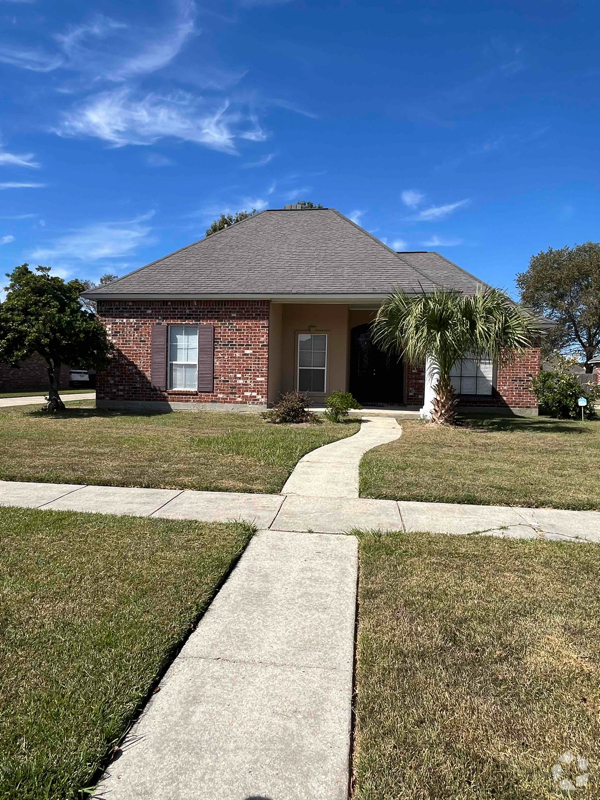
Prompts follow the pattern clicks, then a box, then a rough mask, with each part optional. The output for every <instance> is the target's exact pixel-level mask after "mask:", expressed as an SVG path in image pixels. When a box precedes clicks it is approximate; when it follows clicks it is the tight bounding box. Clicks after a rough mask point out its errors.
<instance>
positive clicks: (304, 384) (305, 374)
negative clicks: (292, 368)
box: [298, 369, 311, 392]
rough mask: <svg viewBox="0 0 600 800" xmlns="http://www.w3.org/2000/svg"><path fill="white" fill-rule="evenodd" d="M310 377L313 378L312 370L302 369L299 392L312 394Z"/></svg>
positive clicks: (299, 376) (300, 371) (299, 377)
mask: <svg viewBox="0 0 600 800" xmlns="http://www.w3.org/2000/svg"><path fill="white" fill-rule="evenodd" d="M310 377H311V370H309V369H301V370H299V373H298V391H299V392H310V390H311V388H310Z"/></svg>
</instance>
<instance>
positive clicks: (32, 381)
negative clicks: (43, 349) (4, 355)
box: [0, 353, 69, 392]
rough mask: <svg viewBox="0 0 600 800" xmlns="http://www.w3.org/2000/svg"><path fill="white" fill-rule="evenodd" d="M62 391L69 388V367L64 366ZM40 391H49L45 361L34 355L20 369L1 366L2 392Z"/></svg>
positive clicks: (62, 368)
mask: <svg viewBox="0 0 600 800" xmlns="http://www.w3.org/2000/svg"><path fill="white" fill-rule="evenodd" d="M59 386H60V388H61V389H66V388H68V386H69V367H67V366H65V365H63V366H62V367H61V370H60V382H59ZM38 389H41V390H43V391H44V392H47V391H48V368H47V366H46V362H45V361H44V359H43V358H42V357H41V356H40V355H38V354H37V353H34V354H33V355H32V356H31V358H28V359H27V361H22V362H21V363H20V364H19V366H18V367H11V366H10V365H9V364H0V392H31V391H37V390H38Z"/></svg>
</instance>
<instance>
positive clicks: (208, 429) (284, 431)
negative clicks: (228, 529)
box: [0, 402, 359, 493]
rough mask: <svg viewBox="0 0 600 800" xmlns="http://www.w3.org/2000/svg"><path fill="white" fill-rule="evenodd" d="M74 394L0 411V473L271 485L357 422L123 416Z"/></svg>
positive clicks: (57, 479) (232, 486)
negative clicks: (51, 405)
mask: <svg viewBox="0 0 600 800" xmlns="http://www.w3.org/2000/svg"><path fill="white" fill-rule="evenodd" d="M91 406H92V404H91V403H89V402H88V403H85V402H77V403H76V402H73V403H70V404H69V406H68V408H67V410H66V411H64V412H63V413H61V414H57V415H46V414H44V413H42V412H40V411H39V410H38V409H37V407H35V406H34V407H32V406H29V407H27V406H25V407H17V408H6V409H0V479H1V480H7V481H42V482H49V483H86V484H106V485H109V486H145V487H153V488H165V489H199V490H212V491H232V492H233V491H234V492H259V493H260V492H262V493H265V492H266V493H270V492H273V493H276V492H279V491H280V490H281V488H282V486H283V484H284V483H285V481H286V480H287V478H288V476H289V474H290V473H291V471H292V470H293V468H294V466H295V465H296V463H297V462H298V460H299V459H300V458H301V457H302V456H303V455H304V454H305V453H308V452H309V451H310V450H314V449H315V448H316V447H321V445H324V444H328V443H329V442H334V441H336V440H337V439H343V438H344V437H346V436H350V435H352V434H353V433H356V431H357V430H358V428H359V423H356V422H348V423H346V424H337V425H336V424H333V423H330V422H322V423H321V424H318V425H310V426H307V427H297V426H293V425H269V424H267V423H266V422H265V421H264V420H263V419H262V417H261V416H260V415H259V414H239V413H225V412H220V411H219V412H216V411H215V412H198V413H196V412H194V413H190V412H175V413H172V414H132V413H121V412H115V411H103V410H96V409H95V408H93V407H91Z"/></svg>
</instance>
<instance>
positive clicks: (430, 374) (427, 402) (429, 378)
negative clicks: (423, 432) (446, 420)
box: [420, 358, 440, 419]
mask: <svg viewBox="0 0 600 800" xmlns="http://www.w3.org/2000/svg"><path fill="white" fill-rule="evenodd" d="M439 376H440V371H439V369H438V368H437V367H436V366H435V365H434V364H432V362H431V359H429V358H428V359H427V361H426V362H425V396H424V399H423V407H422V408H421V411H420V414H421V419H431V410H432V408H433V398H434V397H435V392H434V390H433V387H434V386H435V385H436V383H437V382H438V378H439Z"/></svg>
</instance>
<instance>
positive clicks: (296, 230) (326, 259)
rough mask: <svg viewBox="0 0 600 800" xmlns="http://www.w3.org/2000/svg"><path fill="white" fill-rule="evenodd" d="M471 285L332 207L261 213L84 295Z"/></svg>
mask: <svg viewBox="0 0 600 800" xmlns="http://www.w3.org/2000/svg"><path fill="white" fill-rule="evenodd" d="M476 283H477V280H476V279H475V278H473V276H471V275H468V273H465V272H464V271H463V270H461V269H460V268H459V267H457V266H456V265H455V264H452V262H449V261H447V260H446V259H444V258H443V257H442V256H440V255H439V254H437V253H410V254H397V253H395V252H394V251H393V250H391V249H390V248H389V247H387V246H386V245H384V244H383V243H382V242H380V241H379V240H378V239H376V238H375V237H374V236H372V235H371V234H370V233H368V232H367V231H365V230H363V229H362V228H360V227H359V226H358V225H355V224H354V223H353V222H352V221H351V220H349V219H348V218H347V217H344V216H343V215H342V214H340V213H339V212H338V211H335V210H334V209H318V210H317V209H311V210H287V209H286V210H284V209H281V210H272V211H271V210H269V211H262V212H260V213H259V214H256V215H255V216H253V217H250V218H248V219H246V220H244V221H243V222H239V223H237V224H236V225H233V226H232V227H230V228H226V229H225V230H223V231H220V232H219V233H215V234H213V235H212V236H209V237H207V238H206V239H201V240H200V241H199V242H195V243H194V244H191V245H188V246H187V247H184V248H183V249H181V250H178V251H177V252H175V253H171V254H170V255H168V256H165V257H164V258H161V259H159V260H158V261H154V262H153V263H151V264H148V265H147V266H145V267H142V268H141V269H138V270H136V271H135V272H132V273H130V274H129V275H125V276H124V277H123V278H120V279H119V280H117V281H114V282H113V283H110V284H106V285H105V286H100V287H98V288H97V289H93V290H91V291H89V292H86V293H85V296H86V297H90V298H93V299H101V298H102V297H103V296H104V297H111V296H112V297H116V296H118V297H123V298H125V297H127V296H130V297H131V296H143V297H148V298H151V297H152V296H162V297H164V296H165V295H167V296H168V295H174V296H178V297H181V296H188V295H189V296H191V297H193V296H206V295H209V296H214V295H224V296H230V297H235V296H240V295H244V296H247V295H257V296H267V297H268V296H272V297H273V296H275V297H276V296H285V295H300V296H301V295H307V296H314V295H321V296H326V295H357V296H365V295H371V294H375V295H385V294H388V293H389V292H390V291H391V290H392V289H393V288H395V287H400V288H402V289H404V290H405V291H407V292H419V291H432V290H433V289H434V288H435V286H436V285H440V284H441V285H444V286H450V287H452V288H455V289H458V290H460V291H465V292H472V291H475V285H476ZM479 283H481V282H479Z"/></svg>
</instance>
